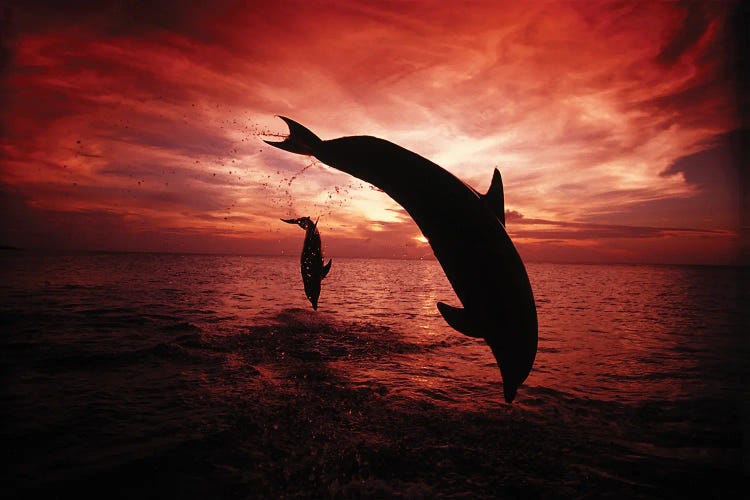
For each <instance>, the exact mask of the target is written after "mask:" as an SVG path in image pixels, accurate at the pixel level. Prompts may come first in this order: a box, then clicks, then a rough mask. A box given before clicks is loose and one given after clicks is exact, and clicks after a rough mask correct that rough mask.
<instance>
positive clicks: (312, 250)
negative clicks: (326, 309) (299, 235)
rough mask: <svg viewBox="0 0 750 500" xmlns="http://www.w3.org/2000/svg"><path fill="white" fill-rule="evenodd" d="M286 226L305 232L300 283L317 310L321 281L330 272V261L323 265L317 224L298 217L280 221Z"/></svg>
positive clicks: (307, 218) (308, 218) (306, 218)
mask: <svg viewBox="0 0 750 500" xmlns="http://www.w3.org/2000/svg"><path fill="white" fill-rule="evenodd" d="M281 220H282V221H284V222H286V223H287V224H297V225H298V226H299V227H301V228H302V229H304V230H305V243H304V245H302V255H301V256H300V267H301V269H302V283H303V284H304V285H305V295H306V296H307V299H308V300H309V301H310V304H311V305H312V307H313V309H315V310H316V311H317V310H318V297H320V282H321V281H323V278H325V277H326V276H327V275H328V271H330V270H331V259H328V264H326V265H323V252H322V251H321V250H320V232H318V223H317V222H313V221H312V219H310V217H299V218H297V219H281Z"/></svg>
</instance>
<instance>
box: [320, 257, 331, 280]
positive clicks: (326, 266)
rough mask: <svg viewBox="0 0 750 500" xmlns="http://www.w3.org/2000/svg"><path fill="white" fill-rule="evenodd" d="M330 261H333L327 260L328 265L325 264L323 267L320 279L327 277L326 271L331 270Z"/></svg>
mask: <svg viewBox="0 0 750 500" xmlns="http://www.w3.org/2000/svg"><path fill="white" fill-rule="evenodd" d="M331 260H333V259H328V264H326V265H325V266H323V272H322V273H321V274H320V279H323V278H325V277H326V276H328V271H330V270H331Z"/></svg>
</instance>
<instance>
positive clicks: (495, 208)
mask: <svg viewBox="0 0 750 500" xmlns="http://www.w3.org/2000/svg"><path fill="white" fill-rule="evenodd" d="M482 198H483V199H484V202H485V203H486V204H487V208H489V209H490V210H492V213H494V214H495V215H496V216H497V218H498V219H500V222H502V223H503V226H504V225H505V195H504V194H503V178H502V177H501V176H500V171H499V170H498V169H495V172H494V173H493V174H492V182H490V188H489V189H488V190H487V194H485V195H483V196H482Z"/></svg>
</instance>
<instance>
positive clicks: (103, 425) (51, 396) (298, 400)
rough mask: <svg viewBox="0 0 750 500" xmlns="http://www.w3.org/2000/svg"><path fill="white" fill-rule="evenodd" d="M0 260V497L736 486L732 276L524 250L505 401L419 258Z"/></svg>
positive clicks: (736, 288) (739, 310) (431, 267)
mask: <svg viewBox="0 0 750 500" xmlns="http://www.w3.org/2000/svg"><path fill="white" fill-rule="evenodd" d="M0 259H1V260H0V265H2V270H1V271H0V277H2V281H0V320H1V321H2V335H1V337H0V348H1V351H0V352H1V354H0V370H1V372H0V373H1V375H2V386H1V391H2V392H1V393H0V397H1V400H0V401H1V402H2V408H3V427H2V440H3V449H4V455H5V457H6V462H8V465H6V466H5V470H4V471H3V477H2V479H3V482H2V488H3V490H5V491H0V494H3V493H4V494H3V497H4V498H15V497H23V496H32V495H38V494H43V495H45V496H47V497H62V496H65V495H68V494H77V495H84V496H95V497H99V498H112V497H116V498H156V497H160V498H161V497H167V498H258V497H260V498H267V497H282V496H283V497H315V498H319V497H345V498H351V497H354V498H359V497H377V498H382V497H409V498H414V497H417V498H419V497H428V498H432V497H450V498H454V497H455V498H497V497H500V498H519V497H520V498H571V497H573V498H584V497H591V498H601V497H609V498H675V497H680V496H684V495H691V497H692V496H693V495H703V496H708V497H711V498H742V497H746V495H747V491H746V487H745V486H744V483H745V482H746V481H747V479H748V477H747V476H748V434H747V432H748V430H747V428H748V412H750V404H749V403H748V389H747V366H748V361H750V358H748V355H749V354H750V349H748V341H747V338H748V337H747V336H748V315H747V313H746V312H744V309H745V308H744V307H742V305H744V304H745V303H746V300H745V299H746V297H745V296H743V294H744V293H746V290H743V285H746V284H747V283H748V282H749V281H748V278H749V277H750V276H748V272H747V269H737V268H734V269H732V268H709V267H667V266H663V267H660V266H599V265H553V264H529V265H528V270H529V274H530V277H531V281H532V284H533V287H534V292H535V296H536V299H537V304H538V312H539V325H540V342H539V351H538V354H537V359H536V363H535V366H534V369H533V371H532V373H531V375H530V377H529V379H528V380H527V382H526V383H525V384H524V385H523V386H522V387H521V388H520V390H519V392H518V397H517V399H516V401H515V402H514V403H513V404H512V405H506V404H505V403H503V399H502V386H501V382H500V373H499V370H498V369H497V367H496V365H495V362H494V359H493V357H492V355H491V353H490V351H489V349H488V348H487V347H486V345H484V343H483V342H482V341H481V340H476V339H472V338H468V337H465V336H463V335H461V334H459V333H457V332H455V331H453V330H451V329H450V328H448V327H447V326H446V324H445V323H444V322H443V320H442V318H441V317H440V316H439V314H438V312H437V309H436V307H435V303H436V302H437V301H438V300H445V301H447V302H449V303H452V304H455V305H458V301H457V299H456V298H455V295H454V294H453V292H452V290H451V289H450V287H449V285H448V283H447V281H446V280H445V278H444V276H443V275H442V272H441V270H440V268H439V265H438V264H437V263H436V262H432V261H396V260H357V259H334V262H333V267H332V270H331V274H330V276H329V277H328V279H326V281H325V282H324V284H323V291H322V293H321V299H320V304H319V306H320V309H319V311H318V312H317V313H315V312H313V311H312V310H311V308H310V306H309V303H308V302H307V300H306V298H305V296H304V292H303V291H302V282H301V279H300V277H299V267H298V266H299V264H298V260H297V259H296V258H281V257H279V258H262V257H240V256H237V257H232V256H230V257H227V256H195V255H191V256H188V255H149V254H123V255H116V254H86V255H62V256H61V255H58V256H49V255H48V256H45V255H28V254H23V253H9V252H6V253H5V254H4V255H2V256H0ZM743 476H744V477H743Z"/></svg>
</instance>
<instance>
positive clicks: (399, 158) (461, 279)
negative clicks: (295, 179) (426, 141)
mask: <svg viewBox="0 0 750 500" xmlns="http://www.w3.org/2000/svg"><path fill="white" fill-rule="evenodd" d="M279 118H281V119H282V120H284V121H285V122H286V124H287V125H288V126H289V137H287V138H286V139H285V140H283V141H279V142H275V141H265V142H267V143H268V144H270V145H271V146H275V147H277V148H279V149H283V150H285V151H289V152H292V153H297V154H302V155H308V156H314V157H315V158H317V159H319V160H320V161H322V162H323V163H325V164H327V165H330V166H331V167H333V168H335V169H338V170H341V171H343V172H346V173H348V174H350V175H353V176H355V177H357V178H359V179H362V180H363V181H365V182H369V183H370V184H373V185H375V186H376V187H378V188H380V189H382V190H383V191H385V192H386V193H387V194H388V195H389V196H390V197H391V198H393V199H394V200H395V201H396V202H397V203H399V204H400V205H401V206H402V207H404V209H406V211H407V212H408V213H409V215H411V217H412V218H413V219H414V222H416V223H417V225H418V226H419V229H420V230H421V231H422V234H423V235H424V236H425V238H427V240H428V241H429V242H430V246H431V247H432V251H433V252H434V254H435V257H437V260H438V262H440V265H441V266H442V268H443V271H444V272H445V275H446V276H447V278H448V281H450V283H451V286H453V290H454V291H455V292H456V295H457V296H458V298H459V300H460V301H461V303H462V304H463V306H464V309H461V308H458V307H453V306H449V305H448V304H445V303H443V302H438V303H437V308H438V310H439V311H440V314H442V316H443V318H444V319H445V321H446V322H447V323H448V324H449V325H450V326H451V327H453V328H454V329H456V330H458V331H459V332H461V333H463V334H464V335H467V336H469V337H476V338H483V339H484V340H485V341H486V342H487V344H488V345H489V346H490V349H492V354H493V355H494V356H495V360H496V361H497V364H498V366H499V367H500V373H501V375H502V379H503V393H504V397H505V401H506V402H508V403H510V402H512V401H513V398H515V396H516V391H517V390H518V387H519V386H520V385H521V384H522V383H523V382H524V380H526V377H528V375H529V372H530V371H531V367H532V365H533V364H534V358H535V357H536V349H537V342H538V338H537V316H536V305H535V304H534V295H533V292H532V291H531V285H530V283H529V277H528V275H527V274H526V268H525V267H524V265H523V262H522V261H521V257H520V256H519V255H518V252H517V251H516V249H515V247H514V246H513V242H512V241H511V240H510V237H509V236H508V233H507V232H506V231H505V202H504V195H503V183H502V179H501V177H500V172H499V171H498V170H497V169H495V172H494V174H493V176H492V182H491V184H490V188H489V190H488V191H487V193H486V194H484V195H483V194H480V193H478V192H477V191H476V190H474V189H473V188H471V187H470V186H468V185H466V184H464V183H463V182H462V181H461V180H459V179H458V178H457V177H455V176H454V175H453V174H451V173H450V172H448V171H447V170H445V169H443V168H441V167H440V166H438V165H436V164H435V163H433V162H431V161H430V160H428V159H426V158H423V157H422V156H419V155H418V154H416V153H413V152H411V151H409V150H407V149H404V148H402V147H401V146H398V145H396V144H393V143H391V142H388V141H386V140H383V139H378V138H377V137H370V136H352V137H340V138H338V139H332V140H328V141H323V140H321V139H320V138H318V137H317V136H316V135H315V134H313V133H312V132H311V131H310V130H308V129H307V128H305V127H303V126H302V125H300V124H299V123H297V122H295V121H293V120H290V119H289V118H286V117H283V116H280V117H279Z"/></svg>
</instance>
